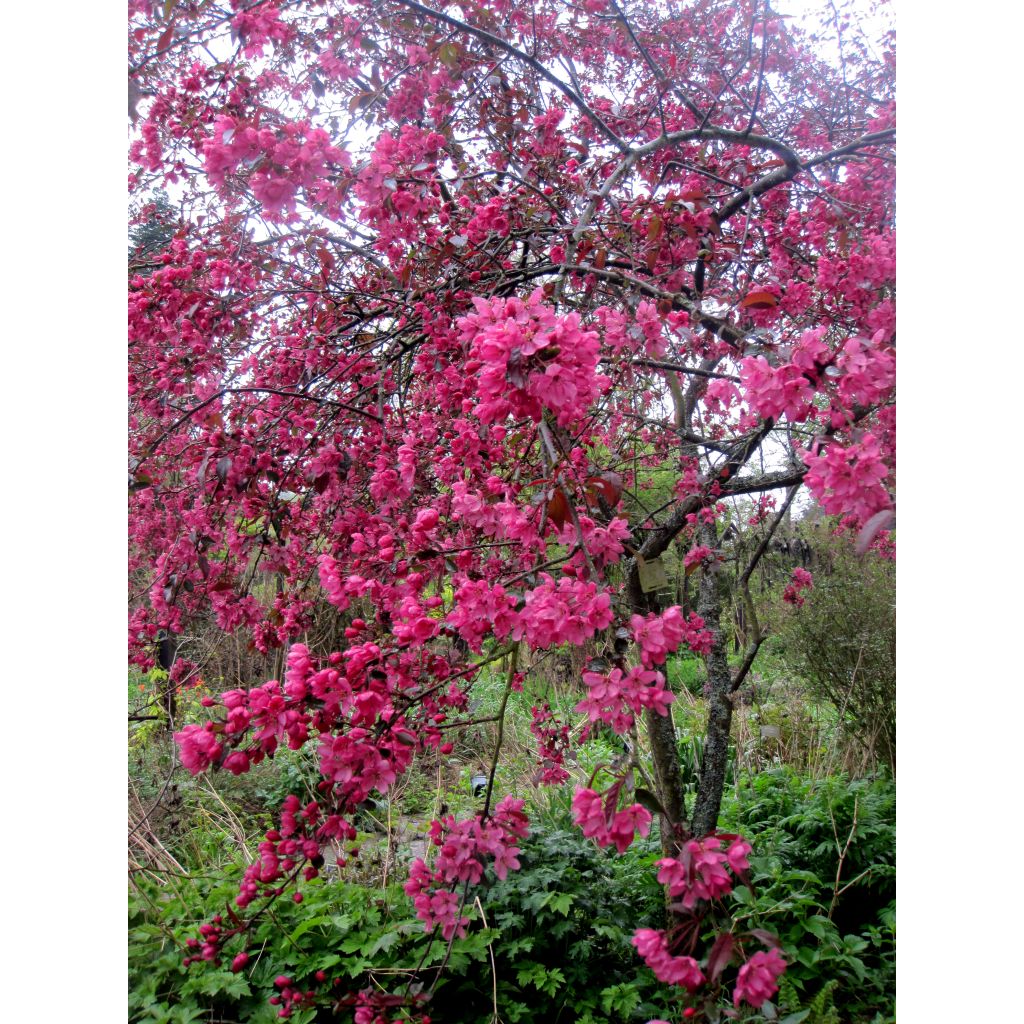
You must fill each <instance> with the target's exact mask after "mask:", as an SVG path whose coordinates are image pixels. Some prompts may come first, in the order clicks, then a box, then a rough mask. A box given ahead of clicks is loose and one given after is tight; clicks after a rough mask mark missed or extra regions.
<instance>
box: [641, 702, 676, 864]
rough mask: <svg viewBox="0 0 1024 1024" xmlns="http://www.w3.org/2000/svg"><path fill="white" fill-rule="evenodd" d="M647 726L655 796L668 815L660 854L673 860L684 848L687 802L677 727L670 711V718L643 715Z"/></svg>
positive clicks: (663, 823) (661, 823) (663, 820)
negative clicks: (677, 744) (684, 793)
mask: <svg viewBox="0 0 1024 1024" xmlns="http://www.w3.org/2000/svg"><path fill="white" fill-rule="evenodd" d="M644 724H645V725H646V726H647V735H648V738H649V739H650V741H651V760H652V762H653V764H654V788H655V790H656V792H655V795H656V796H657V798H658V802H659V803H660V804H661V806H662V807H663V808H664V809H665V812H666V813H665V814H660V815H658V819H659V826H660V831H661V850H662V853H664V854H665V856H666V857H674V856H676V854H678V853H679V851H680V849H681V847H682V842H681V840H682V838H683V835H682V833H683V829H684V828H685V827H686V802H685V798H684V796H683V776H682V772H681V771H680V768H679V750H678V748H677V747H676V727H675V724H674V722H673V721H672V710H671V708H670V709H669V713H668V714H667V715H659V714H656V713H655V712H654V711H651V710H649V709H648V710H647V711H645V712H644Z"/></svg>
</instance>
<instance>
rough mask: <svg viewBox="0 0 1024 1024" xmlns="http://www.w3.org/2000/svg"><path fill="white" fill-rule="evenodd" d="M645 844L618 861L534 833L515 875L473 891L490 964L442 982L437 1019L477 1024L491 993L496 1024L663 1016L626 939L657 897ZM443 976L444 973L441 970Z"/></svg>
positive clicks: (665, 1007) (555, 832)
mask: <svg viewBox="0 0 1024 1024" xmlns="http://www.w3.org/2000/svg"><path fill="white" fill-rule="evenodd" d="M659 855H660V854H659V851H658V850H657V849H656V847H655V845H654V844H653V843H651V842H650V841H647V842H639V843H635V844H634V845H633V846H632V847H630V849H629V850H627V851H626V853H625V854H624V855H622V856H618V855H616V854H614V853H609V852H608V851H603V850H600V849H598V848H597V847H596V846H595V845H594V844H593V843H592V842H590V841H589V840H586V839H584V838H583V837H582V836H581V834H580V833H579V831H578V830H571V831H570V830H566V829H559V828H551V829H549V828H538V829H535V831H534V833H533V834H532V835H531V836H530V838H529V839H528V840H527V841H526V842H525V843H524V844H523V849H522V853H521V854H520V857H519V859H520V862H521V865H522V866H521V868H520V870H519V871H516V872H512V873H510V874H509V875H508V877H507V878H505V880H504V881H494V882H492V884H490V885H489V886H487V887H486V889H485V891H481V892H480V899H481V901H482V902H483V904H484V907H485V911H486V914H487V922H488V924H489V925H490V926H491V928H492V929H493V933H494V934H493V939H492V940H491V951H492V952H493V956H494V974H493V977H492V976H491V973H490V963H489V961H488V962H485V963H484V964H483V965H482V966H483V968H484V970H483V971H481V969H480V967H479V966H478V965H475V964H471V965H470V969H469V970H468V971H466V972H465V973H463V974H461V975H460V976H451V977H449V978H448V980H447V981H446V982H445V984H444V985H443V986H442V987H440V988H439V989H438V991H437V993H436V995H435V999H434V1005H433V1009H432V1011H431V1012H432V1013H433V1014H434V1015H435V1019H437V1020H438V1021H459V1022H460V1024H477V1022H479V1024H485V1022H489V1021H490V1020H491V1019H492V1013H493V1010H494V987H495V986H496V990H497V1002H498V1008H499V1012H500V1015H501V1017H502V1019H503V1020H506V1021H517V1022H526V1024H530V1022H536V1024H540V1022H547V1021H553V1020H562V1021H587V1022H591V1024H604V1022H608V1024H611V1022H619V1021H646V1020H649V1019H651V1017H657V1016H661V1015H664V1014H667V1013H669V1012H671V1010H670V1009H669V1006H670V1005H671V1000H672V993H671V992H670V991H669V990H667V989H666V988H665V986H663V985H661V984H660V983H659V982H657V981H656V980H655V978H654V976H653V975H652V974H651V972H650V971H648V970H646V969H645V968H644V967H643V964H642V963H641V962H640V961H639V959H638V958H637V955H636V951H635V949H634V948H633V947H632V945H631V944H630V940H631V939H632V936H633V931H634V929H636V928H642V927H660V926H661V925H662V923H663V916H662V915H663V911H664V897H663V893H662V891H661V888H660V886H658V884H657V881H656V879H655V869H654V866H653V865H654V861H655V860H656V859H657V858H658V856H659ZM449 974H451V972H449Z"/></svg>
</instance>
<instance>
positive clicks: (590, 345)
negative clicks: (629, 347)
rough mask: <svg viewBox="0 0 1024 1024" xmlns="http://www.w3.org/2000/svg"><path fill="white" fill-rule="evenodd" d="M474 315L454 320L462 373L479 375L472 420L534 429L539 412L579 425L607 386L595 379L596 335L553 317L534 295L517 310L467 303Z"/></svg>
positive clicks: (573, 318)
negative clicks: (510, 421)
mask: <svg viewBox="0 0 1024 1024" xmlns="http://www.w3.org/2000/svg"><path fill="white" fill-rule="evenodd" d="M473 305H474V306H475V307H476V312H475V313H469V314H467V315H466V316H464V317H460V318H459V320H458V327H459V329H460V331H461V334H460V340H461V341H462V342H463V343H464V344H467V345H468V346H469V352H470V360H469V361H468V362H467V363H466V369H467V371H468V372H471V373H472V372H475V371H477V370H479V371H480V376H479V379H478V382H477V393H478V394H479V396H480V399H481V401H480V404H479V405H478V406H477V409H476V414H477V416H478V417H479V418H480V419H481V420H482V421H483V422H484V423H493V422H495V421H498V420H501V419H504V418H505V417H506V416H509V415H513V416H517V417H520V416H529V417H530V418H531V419H533V420H535V421H540V419H541V417H542V415H543V409H544V408H547V409H550V410H551V411H552V412H554V413H555V415H556V417H557V419H558V422H559V424H561V425H562V426H569V425H570V424H572V423H573V422H576V421H578V420H579V419H581V418H582V417H583V416H584V414H585V413H586V411H587V409H588V408H589V406H590V405H591V403H593V402H594V400H595V399H596V398H597V397H598V396H599V395H600V394H601V391H602V389H603V388H604V387H605V386H606V385H607V384H608V378H607V377H604V376H603V375H601V374H599V373H598V372H597V365H598V360H599V358H600V344H599V340H598V335H597V332H596V331H588V330H583V329H582V328H581V327H580V318H579V314H578V313H569V314H567V315H566V316H558V315H557V314H556V313H555V311H554V310H553V309H552V308H551V307H550V306H548V305H547V304H546V303H545V302H544V293H543V290H542V289H540V288H538V289H536V290H535V291H534V292H533V293H532V294H531V295H530V297H529V299H527V301H526V302H523V300H522V299H519V298H517V297H515V296H512V297H510V298H507V299H505V298H496V299H490V300H488V299H483V298H479V297H474V299H473Z"/></svg>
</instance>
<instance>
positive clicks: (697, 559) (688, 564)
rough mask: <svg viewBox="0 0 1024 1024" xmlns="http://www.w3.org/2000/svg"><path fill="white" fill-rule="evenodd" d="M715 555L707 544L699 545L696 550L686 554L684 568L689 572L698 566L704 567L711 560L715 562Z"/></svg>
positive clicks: (691, 549)
mask: <svg viewBox="0 0 1024 1024" xmlns="http://www.w3.org/2000/svg"><path fill="white" fill-rule="evenodd" d="M714 554H715V553H714V552H713V551H712V550H711V548H709V547H708V546H707V545H706V544H698V545H697V546H696V547H695V548H690V550H689V551H687V552H686V555H685V557H684V558H683V568H684V569H687V570H692V569H696V568H697V566H698V565H703V564H705V563H706V562H708V561H709V560H713V559H714Z"/></svg>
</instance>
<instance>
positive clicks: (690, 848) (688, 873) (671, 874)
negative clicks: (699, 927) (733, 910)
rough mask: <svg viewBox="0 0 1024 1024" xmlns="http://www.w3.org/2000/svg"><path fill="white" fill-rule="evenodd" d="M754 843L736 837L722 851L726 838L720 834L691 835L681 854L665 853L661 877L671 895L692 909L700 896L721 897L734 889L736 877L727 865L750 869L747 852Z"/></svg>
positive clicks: (736, 870)
mask: <svg viewBox="0 0 1024 1024" xmlns="http://www.w3.org/2000/svg"><path fill="white" fill-rule="evenodd" d="M748 853H750V844H749V843H747V842H745V841H744V840H742V839H738V838H737V839H735V840H733V842H732V843H731V844H730V846H729V848H728V849H727V850H726V851H725V852H724V853H723V852H722V841H721V840H720V839H719V838H717V837H716V836H706V837H705V838H704V839H691V840H689V841H688V842H687V843H686V844H685V845H684V846H683V849H682V851H681V852H680V854H679V856H678V857H663V858H662V859H661V860H659V861H658V862H657V863H658V881H659V882H661V884H662V885H667V886H668V891H669V895H670V896H671V897H672V898H673V899H680V902H681V903H682V906H683V908H684V909H686V910H692V909H693V906H694V904H695V903H696V902H697V900H717V899H721V898H722V897H723V896H727V895H728V894H729V893H730V892H732V889H733V881H732V878H731V877H730V875H729V872H728V871H727V870H726V868H729V869H731V870H732V871H733V872H734V873H735V874H737V875H742V874H743V873H744V872H746V871H748V870H749V869H750V863H749V862H748V861H747V854H748Z"/></svg>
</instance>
